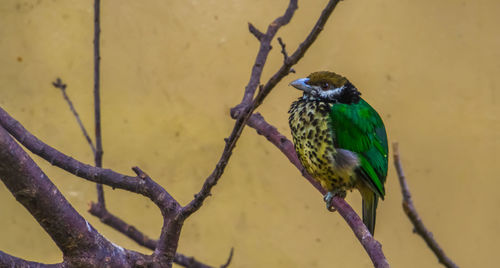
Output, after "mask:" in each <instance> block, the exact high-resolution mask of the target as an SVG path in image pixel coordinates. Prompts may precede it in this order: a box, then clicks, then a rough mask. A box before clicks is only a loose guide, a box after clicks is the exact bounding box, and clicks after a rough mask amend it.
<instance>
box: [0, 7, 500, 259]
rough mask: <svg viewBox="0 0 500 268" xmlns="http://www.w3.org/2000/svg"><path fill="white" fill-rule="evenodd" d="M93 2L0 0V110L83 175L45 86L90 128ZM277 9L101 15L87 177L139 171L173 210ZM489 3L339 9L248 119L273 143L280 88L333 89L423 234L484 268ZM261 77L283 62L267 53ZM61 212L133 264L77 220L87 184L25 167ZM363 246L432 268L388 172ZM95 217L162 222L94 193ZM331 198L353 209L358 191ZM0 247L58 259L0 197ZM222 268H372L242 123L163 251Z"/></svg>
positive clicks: (282, 104) (291, 30) (491, 99)
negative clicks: (367, 131)
mask: <svg viewBox="0 0 500 268" xmlns="http://www.w3.org/2000/svg"><path fill="white" fill-rule="evenodd" d="M92 2H93V1H81V0H65V1H62V0H51V1H49V0H37V1H35V0H25V1H16V0H3V1H1V2H0V36H1V38H0V105H1V106H2V107H3V108H4V109H5V110H6V111H7V112H9V113H10V114H11V115H12V116H13V117H14V118H16V119H17V120H19V121H20V122H21V123H22V124H23V125H24V126H25V127H26V128H27V129H28V130H30V131H31V132H32V133H33V134H35V135H36V136H38V137H39V138H40V139H42V140H44V141H45V142H46V143H48V144H49V145H51V146H53V147H55V148H57V149H59V150H61V151H62V152H64V153H66V154H68V155H71V156H73V157H75V158H77V159H79V160H81V161H83V162H86V163H93V158H92V154H91V151H90V149H89V147H88V145H87V144H86V142H85V140H84V138H83V136H82V134H81V131H80V129H79V127H78V125H77V124H76V122H75V119H74V118H73V115H72V114H71V113H70V111H69V109H68V107H67V104H66V103H65V102H64V100H63V99H62V96H61V92H60V91H59V90H58V89H55V88H53V87H52V85H51V82H52V81H54V80H55V78H56V77H61V78H62V79H63V81H64V82H65V83H67V84H68V94H69V95H70V97H71V98H72V100H73V102H74V104H75V106H76V108H77V110H78V111H79V113H80V115H81V119H82V120H83V122H84V124H85V125H86V126H87V128H88V129H89V132H91V133H93V95H92V86H93V73H92V72H93V69H92V68H93V58H92V55H93V54H92V38H93V7H92V5H93V3H92ZM287 4H288V2H287V1H286V0H280V1H277V0H275V1H264V0H258V1H213V0H212V1H199V0H189V1H185V0H184V1H181V0H176V1H133V0H127V1H125V0H120V1H118V0H105V1H103V3H102V46H101V47H102V105H103V106H102V107H103V111H102V116H103V119H102V120H103V135H104V137H103V139H104V140H103V144H104V165H105V167H107V168H112V169H114V170H116V171H119V172H123V173H127V174H132V172H131V170H130V167H132V166H134V165H138V166H139V167H141V168H142V169H143V170H145V171H146V172H147V173H148V174H150V175H151V177H153V178H154V179H155V180H156V181H158V182H159V183H160V184H162V185H163V186H165V187H166V189H167V190H168V191H169V192H170V193H171V194H172V195H173V196H174V197H175V198H177V200H179V201H180V202H181V203H182V204H186V203H187V202H188V201H189V200H191V198H192V196H193V194H194V193H195V192H197V191H198V190H199V189H200V187H201V185H202V183H203V181H204V179H205V178H206V176H208V174H209V173H210V172H211V171H212V169H213V168H214V166H215V164H216V162H217V159H218V157H219V156H220V154H221V152H222V148H223V145H224V141H223V138H224V137H227V136H228V135H229V132H230V130H231V128H232V125H233V123H234V122H233V120H231V119H230V117H229V109H230V107H232V106H234V105H235V104H237V103H239V102H240V100H241V97H242V94H243V89H244V86H245V85H246V83H247V82H248V79H249V76H250V69H251V66H252V63H253V60H254V59H255V55H256V53H257V50H258V45H259V44H258V42H257V41H256V40H255V38H254V37H253V36H252V35H250V34H249V33H248V30H247V22H252V23H254V24H255V25H256V26H257V27H258V28H259V29H261V30H262V31H264V30H265V29H266V27H267V25H268V23H270V22H271V21H272V20H274V19H275V18H276V17H277V16H279V15H281V14H282V13H283V11H284V9H285V7H286V6H287ZM325 4H326V1H319V0H314V1H300V2H299V9H298V11H297V12H296V14H295V17H294V18H293V20H292V21H291V23H290V24H289V25H288V26H286V27H285V28H283V29H282V30H281V31H280V32H279V33H278V35H277V36H281V37H282V38H283V40H284V41H285V42H286V44H287V49H288V51H289V52H292V51H293V50H294V49H295V48H296V47H297V45H298V44H299V43H300V42H301V41H302V40H303V39H304V37H305V36H306V35H307V33H308V32H309V30H310V29H311V27H312V25H313V24H314V23H315V21H316V19H317V17H318V16H319V13H320V11H321V10H322V9H323V7H324V5H325ZM499 11H500V2H499V1H495V0H483V1H456V0H446V1H430V0H424V1H396V0H387V1H380V0H376V1H373V0H372V1H369V0H363V1H361V0H359V1H354V0H347V1H343V2H341V3H340V4H339V6H338V7H337V9H336V10H335V11H334V13H333V15H332V17H331V18H330V21H329V22H328V23H327V25H326V27H325V29H324V31H323V32H322V34H321V35H320V37H319V39H318V40H317V41H316V43H315V44H314V45H313V46H312V47H311V49H310V51H309V52H308V53H307V54H306V56H305V58H304V59H303V60H302V61H301V62H300V63H299V64H298V65H297V66H295V67H294V68H295V70H296V71H297V74H291V75H290V76H288V77H287V78H286V79H285V81H283V82H282V83H280V84H279V85H278V86H277V87H276V89H275V90H274V91H273V92H272V94H271V95H270V96H269V97H268V99H267V100H266V101H265V103H264V105H263V106H262V107H261V108H259V111H260V112H261V113H262V114H263V115H264V117H265V118H266V119H267V120H268V122H270V123H271V124H274V125H275V126H276V127H277V128H278V129H279V131H281V132H282V133H284V134H285V135H287V136H288V137H290V134H289V132H290V131H289V128H288V122H287V117H288V115H287V111H288V108H289V105H290V103H291V102H292V101H293V100H295V99H296V98H297V97H298V96H299V92H298V91H297V90H295V89H293V88H291V87H288V86H287V84H288V82H289V81H291V80H293V79H296V78H299V77H303V76H306V75H308V74H309V73H311V72H313V71H318V70H331V71H335V72H339V73H341V74H343V75H345V76H347V77H348V78H349V79H350V80H351V82H352V83H353V84H354V85H356V86H357V87H358V88H359V89H360V90H361V92H362V93H363V96H364V98H365V99H366V100H367V101H368V102H370V103H371V104H372V105H373V106H374V107H375V108H376V109H377V110H378V111H379V113H380V114H381V116H382V118H383V119H384V121H385V124H386V127H387V130H388V134H389V139H390V142H393V141H398V142H399V143H400V151H401V154H402V160H403V165H404V168H405V171H406V173H407V177H408V180H409V181H408V182H409V185H410V187H411V191H412V193H413V197H414V201H415V204H416V206H417V209H418V210H419V212H420V215H421V216H422V218H423V219H424V222H425V223H426V225H427V226H428V227H429V228H430V229H431V230H432V231H433V233H434V235H435V237H436V238H437V240H438V241H439V242H440V243H441V245H442V247H443V248H444V249H445V251H446V252H447V253H448V254H449V256H450V257H451V258H452V259H453V260H454V261H455V262H456V263H457V264H458V265H460V266H461V267H495V265H498V262H497V260H496V259H497V258H496V256H497V253H498V250H499V248H498V245H497V240H498V239H500V229H499V228H498V226H499V223H500V214H499V213H498V211H499V209H500V195H499V194H498V187H499V186H500V180H499V177H498V170H499V165H500V161H499V157H498V152H499V151H500V121H499V115H500V108H499V107H500V106H499V104H500V92H499V87H500V84H499V82H498V78H497V77H498V74H499V73H500V49H499V47H500V35H499V31H498V25H500V17H499V16H498V13H499ZM273 46H274V49H273V50H272V51H271V54H270V57H269V60H268V64H267V65H266V68H265V72H264V75H263V81H262V82H265V81H267V79H268V78H269V76H270V75H271V74H273V73H274V72H275V70H276V69H277V68H278V67H279V66H280V64H281V62H282V55H281V54H280V51H279V45H278V43H277V42H276V41H274V42H273ZM34 159H35V160H36V161H37V163H39V164H40V166H41V168H42V169H43V170H44V171H45V172H46V173H47V175H48V176H49V177H50V178H51V179H52V180H53V181H54V183H55V184H56V185H57V186H58V188H59V189H60V190H61V191H62V192H63V194H64V195H65V196H66V198H67V199H68V200H69V201H70V202H71V204H72V205H73V206H74V207H75V208H76V209H77V210H78V211H79V212H80V213H81V214H82V215H83V216H84V217H85V218H86V219H88V220H89V222H90V223H91V224H93V225H94V226H95V227H96V228H97V229H98V230H99V231H100V232H101V233H103V234H104V235H105V236H106V237H107V238H109V239H110V240H112V241H113V242H114V243H116V244H119V245H121V246H123V247H126V248H130V249H134V250H138V251H141V252H145V253H148V252H149V251H148V250H146V249H143V248H141V247H139V246H137V245H136V244H135V243H134V242H132V241H131V240H129V239H128V238H126V237H124V236H122V235H121V234H119V233H117V232H116V231H114V230H112V229H111V228H108V227H106V226H105V225H103V224H101V223H100V222H99V220H97V219H96V218H95V217H93V216H91V215H89V214H88V213H87V209H88V203H89V202H90V201H92V200H96V197H95V190H94V189H95V186H94V184H93V183H90V182H87V181H84V180H82V179H80V178H76V177H75V176H72V175H69V174H67V173H66V172H64V171H61V170H60V169H57V168H53V167H52V166H50V164H48V163H46V162H45V161H43V160H41V159H40V158H38V157H36V156H35V157H34ZM390 163H391V164H390V169H389V177H388V179H387V184H386V188H387V196H386V200H385V201H383V202H381V203H380V205H379V209H378V217H377V230H376V238H377V239H378V240H379V241H380V242H381V243H382V244H383V250H384V252H385V254H386V256H387V258H388V260H389V262H390V263H391V264H392V266H393V267H441V266H440V265H439V264H438V262H437V259H436V258H435V257H434V255H433V254H432V253H431V252H430V250H429V249H428V248H427V247H426V245H425V243H424V242H423V241H422V239H421V238H420V237H418V236H416V235H415V234H413V233H412V226H411V224H410V223H409V221H408V219H407V218H406V216H405V215H404V213H403V211H402V209H401V194H400V189H399V183H398V181H397V177H396V174H395V170H394V168H393V166H392V157H391V160H390ZM106 199H107V204H108V206H109V209H110V211H112V212H113V213H115V214H117V215H119V216H120V217H122V218H123V219H125V220H126V221H128V222H129V223H130V224H133V225H135V226H137V227H138V228H139V229H140V230H143V231H144V232H146V233H147V234H148V235H150V236H152V237H157V236H158V234H159V231H160V227H161V217H160V213H159V211H158V210H157V208H156V207H155V206H154V204H152V203H151V202H150V201H149V200H147V199H145V198H142V197H140V196H137V195H134V194H130V193H127V192H124V191H121V190H115V191H113V190H111V189H110V188H109V187H106ZM347 200H348V202H349V203H350V204H351V205H352V206H353V207H354V208H355V209H356V210H357V211H360V209H361V204H360V197H359V194H358V193H357V192H353V194H349V195H348V197H347ZM0 215H1V220H0V237H2V238H1V239H0V250H3V251H5V252H7V253H9V254H13V255H15V256H18V257H22V258H26V259H28V260H33V261H40V262H48V263H54V262H60V261H61V260H62V256H61V253H60V252H59V250H58V249H57V247H56V246H55V244H54V243H53V242H52V241H51V240H50V238H49V236H48V235H47V234H45V233H44V232H43V230H42V228H40V227H39V225H38V224H37V222H36V221H35V220H34V219H33V218H32V217H31V216H30V215H29V214H28V213H27V211H26V210H25V209H24V207H22V206H21V205H20V204H18V203H17V202H16V201H15V199H14V198H13V197H12V195H11V194H10V192H8V191H7V189H6V188H5V187H4V185H3V184H0ZM231 247H234V248H235V256H234V259H233V264H232V265H231V267H235V268H238V267H371V262H370V260H369V258H368V256H367V255H366V253H365V252H364V251H363V249H362V247H361V245H360V244H359V243H358V241H357V240H356V239H355V237H354V235H353V234H352V232H351V230H350V229H349V228H348V226H347V224H346V223H345V222H344V220H343V219H342V218H341V217H340V216H339V215H338V214H336V213H329V212H327V210H326V209H325V206H324V203H323V201H322V196H320V194H319V193H318V192H317V191H316V190H315V189H314V188H313V187H312V186H311V185H310V184H309V183H308V182H307V181H306V180H304V179H303V178H302V177H301V176H300V173H299V172H298V171H297V170H296V169H295V168H294V167H293V166H292V165H291V164H290V163H289V162H288V160H287V159H286V158H285V157H284V156H283V155H282V154H281V153H280V152H279V151H278V150H277V149H276V148H275V147H274V146H273V145H272V144H270V143H269V142H267V141H266V140H265V139H264V138H263V137H260V136H258V135H257V134H256V133H255V131H254V130H252V129H250V128H246V129H245V131H244V133H243V135H242V137H241V139H240V141H239V143H238V145H237V148H236V149H235V152H234V155H233V157H232V158H231V160H230V163H229V166H228V168H227V170H226V172H225V174H224V175H223V177H222V178H221V180H220V182H219V184H218V185H217V186H216V187H215V190H214V191H213V196H212V197H210V198H209V199H208V201H207V202H206V203H205V205H204V206H203V207H202V209H201V210H200V211H199V212H197V213H196V214H194V216H192V217H191V218H189V219H188V221H187V222H186V224H185V227H184V229H183V231H182V235H181V240H180V245H179V252H181V253H183V254H186V255H189V256H195V257H196V258H197V259H199V260H201V261H203V262H205V263H207V264H210V265H214V266H216V265H220V264H222V263H224V262H225V260H226V258H227V256H228V254H229V250H230V248H231Z"/></svg>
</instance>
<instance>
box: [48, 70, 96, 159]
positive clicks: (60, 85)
mask: <svg viewBox="0 0 500 268" xmlns="http://www.w3.org/2000/svg"><path fill="white" fill-rule="evenodd" d="M52 85H53V86H54V87H55V88H58V89H60V90H61V92H62V94H63V98H64V100H66V102H67V103H68V105H69V109H70V110H71V112H72V113H73V115H74V116H75V118H76V122H77V123H78V125H79V126H80V129H81V130H82V133H83V136H85V139H86V140H87V142H88V144H89V146H90V149H92V153H93V154H95V146H94V143H93V142H92V139H91V138H90V136H89V133H88V132H87V130H86V129H85V126H83V123H82V120H80V116H79V115H78V112H77V111H76V109H75V107H74V106H73V102H72V101H71V99H70V98H69V96H68V94H67V93H66V84H64V83H63V82H62V80H61V79H60V78H57V79H56V81H55V82H52Z"/></svg>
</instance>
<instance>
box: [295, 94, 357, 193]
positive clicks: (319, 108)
mask: <svg viewBox="0 0 500 268" xmlns="http://www.w3.org/2000/svg"><path fill="white" fill-rule="evenodd" d="M332 105H334V104H332V103H327V102H323V101H316V100H315V101H311V100H307V99H304V98H300V99H298V100H297V101H295V102H293V103H292V105H291V107H290V110H289V111H288V113H289V114H290V117H289V118H288V122H289V124H290V129H291V131H292V137H293V140H294V145H295V151H296V152H297V156H298V157H299V159H300V162H301V163H302V165H303V166H304V167H305V168H306V170H307V172H308V173H309V174H311V175H312V176H313V178H315V179H316V180H317V181H319V183H321V185H322V186H323V188H325V189H326V190H328V191H332V190H334V189H335V190H343V191H345V190H349V189H352V188H353V187H354V185H355V179H354V177H355V175H354V173H353V171H352V165H355V164H357V163H349V160H348V159H349V157H345V154H348V152H344V151H345V150H341V149H336V148H335V146H334V144H335V140H334V139H335V132H334V130H333V129H331V127H330V122H329V113H330V110H331V106H332ZM334 170H335V171H334Z"/></svg>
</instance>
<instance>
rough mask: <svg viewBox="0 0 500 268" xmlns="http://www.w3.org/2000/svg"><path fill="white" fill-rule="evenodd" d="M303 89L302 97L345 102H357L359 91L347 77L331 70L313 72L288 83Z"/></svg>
mask: <svg viewBox="0 0 500 268" xmlns="http://www.w3.org/2000/svg"><path fill="white" fill-rule="evenodd" d="M290 85H291V86H293V87H295V88H297V89H300V90H302V91H304V98H305V99H309V100H321V101H326V102H340V103H345V104H351V103H358V101H359V100H360V97H359V96H360V95H361V93H360V92H359V91H358V89H357V88H356V87H355V86H353V85H352V84H351V82H349V80H347V78H345V77H343V76H341V75H339V74H336V73H333V72H327V71H322V72H315V73H312V74H310V75H309V76H308V77H307V78H300V79H297V80H295V81H293V82H291V83H290Z"/></svg>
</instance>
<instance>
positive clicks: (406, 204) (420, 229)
mask: <svg viewBox="0 0 500 268" xmlns="http://www.w3.org/2000/svg"><path fill="white" fill-rule="evenodd" d="M392 150H393V152H394V166H395V167H396V171H397V173H398V178H399V184H400V185H401V193H402V195H403V210H404V212H405V213H406V216H408V218H409V219H410V221H411V223H412V224H413V226H414V227H415V229H414V230H415V232H416V233H417V234H418V235H420V237H422V238H423V239H424V241H425V243H427V246H428V247H429V248H430V249H431V250H432V252H434V254H435V255H436V257H437V258H438V260H439V262H440V263H441V264H443V265H444V266H446V267H448V268H458V266H457V265H456V264H455V263H454V262H453V261H452V260H451V259H450V258H449V257H448V256H446V254H445V253H444V251H443V249H442V248H441V247H440V246H439V244H438V243H437V241H436V240H435V239H434V236H433V235H432V232H431V231H429V230H428V229H427V228H426V227H425V225H424V223H423V222H422V219H421V218H420V216H419V215H418V212H417V209H416V208H415V206H414V205H413V200H412V198H411V193H410V189H409V187H408V183H407V182H406V177H405V174H404V171H403V166H402V164H401V157H400V155H399V146H398V143H397V142H395V143H393V144H392Z"/></svg>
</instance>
